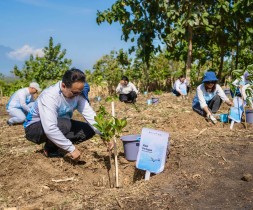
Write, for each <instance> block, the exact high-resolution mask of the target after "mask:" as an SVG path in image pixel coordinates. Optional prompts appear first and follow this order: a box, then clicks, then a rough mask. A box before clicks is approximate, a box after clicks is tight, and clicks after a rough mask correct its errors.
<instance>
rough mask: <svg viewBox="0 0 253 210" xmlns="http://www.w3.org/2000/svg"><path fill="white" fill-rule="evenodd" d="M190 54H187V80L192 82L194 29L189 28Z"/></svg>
mask: <svg viewBox="0 0 253 210" xmlns="http://www.w3.org/2000/svg"><path fill="white" fill-rule="evenodd" d="M188 36H189V38H188V53H187V62H186V78H187V79H188V80H189V81H188V82H190V73H191V62H192V27H191V26H188Z"/></svg>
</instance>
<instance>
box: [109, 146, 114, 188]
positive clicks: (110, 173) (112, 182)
mask: <svg viewBox="0 0 253 210" xmlns="http://www.w3.org/2000/svg"><path fill="white" fill-rule="evenodd" d="M108 153H109V163H110V168H109V171H108V174H109V182H110V187H111V188H113V187H114V181H112V180H114V179H113V170H112V152H111V150H109V152H108Z"/></svg>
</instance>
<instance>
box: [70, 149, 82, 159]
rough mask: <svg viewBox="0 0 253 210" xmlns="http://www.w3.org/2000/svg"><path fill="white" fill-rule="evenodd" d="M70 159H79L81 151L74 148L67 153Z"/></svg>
mask: <svg viewBox="0 0 253 210" xmlns="http://www.w3.org/2000/svg"><path fill="white" fill-rule="evenodd" d="M68 156H69V157H70V158H71V159H72V160H74V161H78V160H79V159H80V156H81V153H80V151H79V150H78V149H77V148H75V150H74V151H73V152H71V153H69V155H68Z"/></svg>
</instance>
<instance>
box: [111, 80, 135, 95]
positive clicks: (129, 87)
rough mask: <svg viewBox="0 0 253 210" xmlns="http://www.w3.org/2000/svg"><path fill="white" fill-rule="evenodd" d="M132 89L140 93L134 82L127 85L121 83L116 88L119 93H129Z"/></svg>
mask: <svg viewBox="0 0 253 210" xmlns="http://www.w3.org/2000/svg"><path fill="white" fill-rule="evenodd" d="M131 91H134V92H136V94H137V93H138V90H137V88H136V87H135V85H134V84H133V83H132V82H128V84H127V85H126V86H125V85H122V84H120V83H119V84H118V86H117V88H116V93H119V94H129V93H130V92H131Z"/></svg>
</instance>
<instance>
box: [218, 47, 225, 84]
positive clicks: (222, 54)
mask: <svg viewBox="0 0 253 210" xmlns="http://www.w3.org/2000/svg"><path fill="white" fill-rule="evenodd" d="M223 63H224V46H223V45H221V54H220V66H219V72H218V75H217V76H218V78H219V79H220V81H221V79H222V78H221V74H222V70H223Z"/></svg>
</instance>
